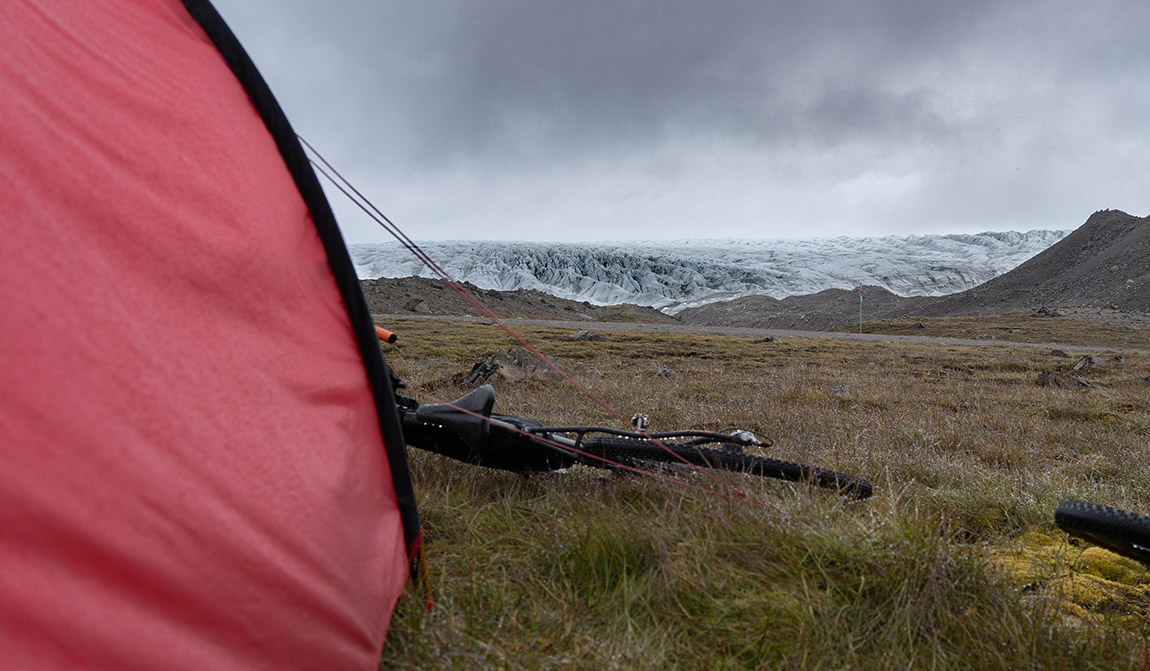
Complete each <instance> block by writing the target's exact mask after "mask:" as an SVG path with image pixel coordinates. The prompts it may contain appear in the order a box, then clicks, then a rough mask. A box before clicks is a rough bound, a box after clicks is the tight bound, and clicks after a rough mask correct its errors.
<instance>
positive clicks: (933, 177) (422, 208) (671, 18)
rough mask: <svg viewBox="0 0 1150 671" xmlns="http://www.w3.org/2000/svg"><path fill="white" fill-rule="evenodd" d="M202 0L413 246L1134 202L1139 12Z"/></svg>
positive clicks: (933, 224)
mask: <svg viewBox="0 0 1150 671" xmlns="http://www.w3.org/2000/svg"><path fill="white" fill-rule="evenodd" d="M217 6H218V7H219V8H220V10H221V13H223V14H224V16H225V18H227V19H228V20H229V22H230V23H232V25H233V28H234V29H235V30H236V32H237V33H238V34H239V36H240V38H241V40H242V41H243V42H244V43H245V45H246V46H247V47H248V49H249V51H251V52H252V54H253V57H254V58H255V60H256V62H257V64H258V65H259V66H260V67H261V69H262V70H263V71H264V73H265V75H266V76H267V77H268V79H269V80H270V81H271V83H272V86H273V88H274V89H275V90H276V92H277V95H279V97H280V98H281V102H282V103H283V104H284V106H285V108H287V111H288V113H289V116H290V117H291V118H292V120H293V123H295V124H296V126H297V127H298V128H299V129H300V130H301V132H303V133H304V134H305V135H308V136H309V137H311V138H312V139H313V141H314V142H316V143H317V144H319V145H320V146H321V147H324V148H327V150H328V152H329V153H330V154H332V156H330V157H329V158H333V159H335V160H336V161H337V162H338V163H340V164H341V165H344V166H346V167H348V169H349V172H350V173H351V174H352V175H353V176H359V177H361V178H362V179H366V180H370V181H371V183H372V186H377V187H380V188H381V189H382V190H384V192H385V193H389V194H392V195H389V200H390V202H391V203H393V204H394V206H395V207H397V208H399V209H400V210H401V211H402V212H403V214H404V215H406V216H411V217H414V218H416V219H418V220H419V221H421V222H423V223H424V224H425V225H426V227H427V229H428V230H429V231H431V232H430V233H429V237H455V236H458V235H461V234H460V233H459V232H458V231H466V230H472V229H474V228H475V225H474V222H476V221H483V222H488V223H486V224H485V225H484V227H483V228H485V230H493V229H494V228H495V227H496V223H497V224H498V227H499V230H501V231H503V230H505V231H508V233H506V235H505V236H502V235H475V236H472V237H516V236H517V235H518V236H522V237H534V238H546V237H555V238H559V237H572V236H571V235H569V232H570V231H571V230H572V228H577V229H578V230H580V231H583V232H584V233H583V234H582V235H583V236H585V237H603V236H608V237H611V236H612V235H613V236H614V237H618V236H620V235H624V234H625V233H624V232H626V234H633V235H635V236H639V237H642V236H647V235H659V236H661V237H668V236H669V237H684V236H689V235H691V231H697V230H699V226H698V225H697V220H698V219H699V218H701V217H708V218H709V220H710V222H711V224H710V225H709V226H708V229H707V230H710V231H712V232H713V233H714V234H715V235H766V236H767V237H770V235H771V234H772V232H773V233H774V234H775V235H780V234H787V235H789V236H793V234H794V232H795V231H796V230H802V231H806V232H809V233H810V234H830V233H838V232H843V233H849V232H852V231H863V232H867V233H883V232H900V231H901V232H913V231H926V230H940V229H939V227H943V229H941V230H940V232H950V231H952V230H956V229H957V228H961V229H963V230H972V229H978V230H986V229H998V228H1003V227H1032V226H1041V227H1068V226H1073V225H1075V224H1077V223H1080V222H1081V221H1083V220H1084V219H1085V217H1086V215H1088V214H1089V213H1090V212H1091V211H1093V210H1094V209H1100V208H1104V207H1117V208H1126V209H1131V210H1133V211H1135V213H1144V212H1142V211H1143V210H1146V209H1150V207H1148V202H1150V200H1148V197H1147V196H1146V195H1144V194H1143V189H1142V186H1141V184H1140V181H1141V180H1139V179H1138V178H1137V175H1140V174H1145V172H1146V169H1147V168H1148V167H1150V165H1148V163H1150V142H1148V141H1147V139H1146V138H1145V137H1144V132H1143V130H1142V129H1143V128H1144V127H1146V113H1147V111H1148V110H1150V94H1147V93H1146V87H1145V85H1144V82H1145V81H1146V79H1147V76H1150V47H1148V46H1147V45H1148V43H1150V41H1147V40H1145V35H1146V34H1148V31H1147V29H1148V28H1150V6H1147V5H1146V4H1145V3H1142V2H1140V1H1139V0H1126V1H1120V0H1114V1H1106V0H1100V1H1096V2H1091V3H1081V2H1075V3H1072V2H1066V1H1061V0H1060V1H1056V2H1040V1H1037V0H1034V1H1031V2H1021V1H1020V2H1011V3H1001V2H953V3H935V2H922V1H921V0H860V1H859V2H850V3H844V2H840V1H837V0H835V1H831V0H812V1H807V2H777V1H776V2H772V1H764V0H758V1H755V2H743V1H740V0H715V1H714V2H709V3H698V2H694V1H693V0H692V1H687V0H659V1H655V0H631V1H620V2H613V3H580V2H568V1H557V0H547V1H543V0H537V1H521V0H439V1H437V0H429V1H427V2H420V3H395V2H344V3H338V4H333V3H321V2H318V1H317V0H313V1H311V2H302V1H300V0H290V1H284V2H274V3H273V2H270V1H268V2H252V1H251V0H243V1H242V2H241V0H218V1H217ZM1012 194H1013V197H1012ZM442 199H447V200H448V201H450V202H447V203H444V202H441V201H442ZM469 200H480V201H481V202H482V207H476V205H475V204H474V203H472V204H471V207H470V208H469V207H468V206H467V205H466V204H465V203H466V201H469ZM532 207H534V208H536V209H532ZM996 213H997V214H996ZM692 218H694V219H692ZM799 219H803V220H804V221H806V222H808V223H810V222H815V223H817V226H816V225H815V223H811V224H810V225H809V226H807V227H805V228H801V229H796V227H795V226H794V222H795V221H796V220H799ZM464 221H466V222H468V224H469V226H470V228H461V226H463V223H462V222H464ZM692 222H695V223H694V224H692ZM756 222H757V223H756ZM679 227H682V228H679ZM551 230H554V231H555V233H554V234H549V231H551ZM516 232H518V233H516ZM576 237H578V236H576Z"/></svg>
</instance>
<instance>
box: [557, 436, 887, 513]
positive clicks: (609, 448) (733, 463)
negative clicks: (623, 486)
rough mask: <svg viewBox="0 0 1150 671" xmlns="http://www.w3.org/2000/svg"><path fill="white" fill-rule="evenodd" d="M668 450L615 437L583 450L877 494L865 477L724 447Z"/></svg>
mask: <svg viewBox="0 0 1150 671" xmlns="http://www.w3.org/2000/svg"><path fill="white" fill-rule="evenodd" d="M667 448H669V449H670V450H671V452H669V451H668V450H667V449H665V448H664V447H663V446H661V445H659V444H656V443H655V442H653V441H650V440H639V439H634V438H611V437H607V438H592V439H590V440H587V441H585V442H584V443H583V444H582V446H581V447H580V449H581V450H583V451H584V452H587V453H588V454H592V455H595V456H598V457H602V458H604V459H611V460H613V461H623V462H626V461H655V462H662V463H670V464H675V463H682V462H683V461H686V462H688V463H690V464H692V465H694V466H702V467H705V468H715V469H721V470H726V471H735V472H744V473H750V474H753V475H759V476H763V477H769V478H776V479H779V480H789V481H791V482H803V481H807V482H813V483H814V484H816V485H818V486H820V487H824V488H827V489H834V490H838V491H839V492H840V493H844V494H849V495H852V496H854V497H855V498H859V499H865V498H867V497H869V496H870V495H871V493H872V491H873V488H872V486H871V484H870V482H868V481H867V480H864V479H862V478H858V477H855V476H853V475H847V474H845V473H839V472H837V471H832V470H827V469H824V468H817V467H814V466H807V465H805V464H797V463H794V462H790V461H783V460H781V459H772V458H770V457H761V456H757V455H753V454H746V453H743V452H738V451H734V450H724V449H721V448H718V449H716V448H704V447H695V446H685V445H674V444H667ZM672 452H673V454H672ZM676 455H677V456H676ZM680 457H681V458H680Z"/></svg>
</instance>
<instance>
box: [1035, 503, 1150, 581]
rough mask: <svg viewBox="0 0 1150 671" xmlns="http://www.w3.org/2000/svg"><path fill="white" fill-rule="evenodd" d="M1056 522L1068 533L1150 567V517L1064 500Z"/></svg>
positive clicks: (1095, 504)
mask: <svg viewBox="0 0 1150 671" xmlns="http://www.w3.org/2000/svg"><path fill="white" fill-rule="evenodd" d="M1054 521H1055V522H1056V523H1057V524H1058V526H1059V528H1061V529H1062V530H1063V531H1065V532H1066V533H1068V534H1070V535H1071V536H1076V537H1078V538H1081V539H1083V540H1086V541H1089V542H1091V543H1094V544H1095V545H1100V546H1102V547H1104V548H1106V549H1107V550H1111V551H1113V552H1117V553H1118V554H1120V555H1124V556H1126V557H1130V558H1131V559H1137V560H1138V561H1140V562H1142V563H1144V564H1148V565H1150V517H1146V516H1145V515H1138V514H1136V513H1132V512H1128V511H1125V510H1119V509H1118V508H1111V507H1110V506H1103V505H1099V504H1097V503H1086V502H1084V501H1063V502H1062V503H1060V504H1058V508H1057V509H1056V510H1055V511H1054Z"/></svg>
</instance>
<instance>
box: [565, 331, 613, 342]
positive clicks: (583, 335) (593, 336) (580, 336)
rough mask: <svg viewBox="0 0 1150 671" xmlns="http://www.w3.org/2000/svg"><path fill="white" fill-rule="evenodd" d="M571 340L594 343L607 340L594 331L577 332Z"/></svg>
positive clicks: (572, 335)
mask: <svg viewBox="0 0 1150 671" xmlns="http://www.w3.org/2000/svg"><path fill="white" fill-rule="evenodd" d="M571 339H572V340H593V341H597V340H606V338H604V337H603V336H601V335H599V334H598V333H596V332H594V331H576V332H575V333H572V334H571Z"/></svg>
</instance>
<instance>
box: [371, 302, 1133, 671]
mask: <svg viewBox="0 0 1150 671" xmlns="http://www.w3.org/2000/svg"><path fill="white" fill-rule="evenodd" d="M388 327H389V328H392V329H393V330H395V331H397V332H398V333H399V334H400V340H399V342H398V344H397V345H394V346H390V347H389V348H388V351H387V355H388V359H389V362H390V363H392V364H393V365H394V366H395V367H396V369H397V370H398V372H399V374H400V377H402V378H403V379H404V380H406V381H407V382H408V383H409V385H410V386H411V387H412V388H414V389H418V390H419V391H421V392H423V393H427V394H431V395H433V396H435V397H438V398H454V397H456V396H458V395H460V394H462V393H463V392H465V391H466V388H464V387H462V386H460V382H459V380H460V378H461V377H462V374H464V373H466V372H467V371H468V370H469V369H470V367H471V365H472V364H473V363H474V362H475V361H477V360H478V359H479V358H481V357H483V356H486V355H488V354H491V353H494V352H495V351H498V350H499V349H502V348H504V347H507V346H510V345H512V344H513V343H510V342H508V340H507V338H506V336H505V335H504V334H502V332H501V331H498V330H497V329H495V328H494V327H491V326H485V325H479V324H447V323H439V322H430V321H410V322H406V323H402V322H401V323H392V324H388ZM932 328H937V329H938V330H939V331H942V330H944V329H943V325H932ZM957 328H962V327H961V326H958V327H957ZM944 334H945V335H956V334H955V333H944ZM525 335H526V337H527V339H528V341H529V342H532V343H533V344H534V345H535V346H537V347H538V348H539V349H540V350H542V351H543V352H544V353H546V354H547V355H548V356H552V357H556V358H557V359H558V360H560V361H561V362H562V364H563V367H564V368H565V370H568V371H570V372H572V374H573V376H574V377H575V378H576V379H577V380H578V381H579V382H580V383H581V384H584V385H586V386H587V387H588V388H590V389H591V390H592V391H593V392H594V393H595V394H596V395H598V396H599V397H600V398H602V399H603V400H604V401H606V402H607V403H608V404H610V405H611V406H613V407H615V408H618V409H619V410H620V412H622V413H623V414H625V415H628V416H629V415H630V414H631V413H633V412H646V413H647V414H649V415H650V416H651V418H652V426H653V428H654V429H656V430H658V429H670V428H712V429H718V428H722V427H725V426H729V425H739V426H742V427H745V428H749V429H753V430H756V431H759V432H761V433H764V434H767V435H769V436H771V437H772V438H773V439H774V440H775V446H774V447H772V448H770V454H771V455H772V456H777V457H779V458H783V459H788V460H792V461H801V462H805V463H812V464H816V465H820V466H825V467H830V468H834V469H836V470H840V471H845V472H848V473H852V474H857V475H861V476H864V477H867V478H869V479H870V480H872V481H873V482H874V484H875V486H876V494H875V496H874V497H873V498H871V499H869V500H866V501H863V502H849V501H845V500H843V499H841V498H840V497H838V496H836V495H834V494H831V493H827V492H822V491H814V490H810V489H808V488H806V487H805V486H791V485H788V484H785V483H780V482H778V481H772V480H760V479H756V478H748V477H742V476H738V475H733V474H722V476H721V479H722V480H723V481H724V482H727V483H729V485H730V486H732V487H737V488H738V489H739V490H741V491H743V492H745V493H746V494H747V495H748V499H747V500H742V499H739V498H738V497H737V496H732V495H730V494H726V495H715V494H704V493H700V492H698V491H695V490H692V489H688V488H684V487H677V486H673V485H668V484H667V483H664V482H660V481H656V480H652V479H648V478H639V477H633V476H619V475H614V474H611V473H607V472H603V471H598V470H594V469H586V468H582V467H580V468H576V469H572V470H571V471H569V472H565V473H547V474H536V475H531V476H521V475H517V474H513V473H505V472H499V471H492V470H485V469H480V468H478V467H473V466H467V465H464V464H460V463H456V462H452V461H450V460H447V459H445V458H442V457H439V456H437V455H433V454H428V453H422V452H418V453H417V452H414V451H413V454H412V455H411V456H412V470H413V476H414V478H415V483H416V490H417V493H418V495H419V499H420V511H421V516H422V520H423V524H424V536H425V539H426V544H427V557H428V562H429V566H430V570H431V581H432V593H431V595H430V596H431V598H432V599H433V600H434V603H435V606H434V608H433V609H432V610H431V612H427V610H426V606H425V603H426V598H427V595H424V594H421V593H420V590H419V589H418V588H416V587H414V586H412V587H410V588H409V590H408V593H407V594H406V595H405V596H404V597H402V598H401V600H400V603H399V604H398V607H397V609H396V611H395V614H394V616H393V619H392V623H391V629H390V631H389V634H388V638H387V642H386V644H385V647H384V650H383V656H382V662H381V668H459V669H483V668H496V669H501V668H527V669H758V668H786V669H792V668H794V669H824V668H826V669H841V668H852V669H888V668H911V669H919V668H923V669H925V668H943V669H945V668H1052V669H1053V668H1057V669H1146V668H1150V572H1148V571H1147V569H1146V567H1144V566H1142V565H1141V564H1138V563H1137V562H1134V561H1132V560H1127V559H1124V558H1122V557H1119V556H1117V555H1113V554H1111V553H1109V552H1107V551H1105V550H1101V549H1099V548H1094V547H1090V546H1088V545H1075V544H1071V543H1068V541H1067V538H1066V536H1065V534H1062V533H1061V532H1060V531H1059V530H1058V529H1057V528H1056V526H1055V525H1054V522H1053V511H1054V508H1055V507H1056V506H1057V504H1058V503H1059V501H1061V500H1063V499H1065V498H1079V499H1084V500H1089V501H1095V502H1099V503H1105V504H1108V505H1112V506H1116V507H1119V508H1125V509H1128V510H1134V511H1139V512H1142V513H1150V488H1148V487H1147V486H1146V484H1145V483H1146V482H1148V481H1150V477H1148V476H1150V448H1148V447H1147V435H1148V429H1147V427H1148V426H1150V383H1148V382H1146V381H1144V380H1142V378H1144V377H1146V376H1148V375H1150V357H1147V356H1145V355H1141V354H1137V353H1126V354H1124V356H1123V359H1122V361H1121V362H1116V361H1111V362H1108V363H1107V365H1104V366H1102V367H1097V368H1092V369H1091V370H1090V371H1089V372H1088V373H1087V375H1088V377H1089V378H1090V379H1091V380H1092V381H1093V382H1096V383H1097V384H1099V385H1100V386H1102V387H1103V388H1104V389H1103V390H1095V389H1089V390H1087V389H1083V390H1068V389H1056V388H1046V387H1040V386H1039V385H1038V384H1037V377H1038V374H1039V373H1040V372H1041V371H1042V370H1044V369H1048V368H1050V369H1055V370H1065V369H1067V368H1069V366H1070V365H1072V364H1073V362H1074V359H1059V358H1055V357H1052V356H1051V355H1050V354H1049V352H1048V351H1044V350H1041V349H1027V348H1008V347H1002V346H992V347H985V348H973V347H954V346H945V345H893V344H887V343H859V342H846V341H837V340H818V339H813V340H806V339H797V338H796V339H789V338H784V339H782V340H780V341H778V342H773V343H763V342H756V341H754V340H752V339H749V338H733V337H718V336H715V337H696V336H690V337H687V336H671V335H640V334H623V333H612V334H608V335H607V340H605V341H601V342H583V341H574V340H571V339H570V337H569V335H570V331H565V330H560V329H526V332H525ZM1055 335H1056V336H1057V334H1055ZM433 360H439V361H438V362H436V361H433ZM592 368H593V369H595V370H596V371H598V372H599V373H600V374H599V375H596V374H595V373H594V372H592V371H591V370H590V369H592ZM664 368H669V369H671V370H672V371H674V374H673V375H672V376H670V377H658V376H656V373H658V372H659V371H660V370H662V369H664ZM497 393H498V399H499V400H498V403H497V406H496V410H497V411H500V412H505V413H511V414H522V415H527V416H531V417H534V418H537V419H540V420H543V421H547V422H549V423H557V424H565V423H600V424H608V425H615V424H617V421H615V420H613V419H612V418H610V417H609V416H608V415H607V414H606V413H605V411H603V410H602V409H600V408H598V407H597V406H596V405H595V404H593V403H591V402H590V401H587V400H586V399H581V398H580V397H579V396H578V394H577V392H574V391H571V390H569V389H568V388H567V387H565V386H563V384H562V383H559V382H542V381H535V382H528V383H521V384H517V385H504V386H502V387H498V388H497ZM680 477H681V478H682V479H684V480H687V481H690V482H691V483H694V484H699V485H703V486H707V487H710V488H715V487H716V485H714V483H712V482H711V481H709V480H706V479H704V478H699V477H695V476H692V475H690V474H683V475H681V476H680Z"/></svg>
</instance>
